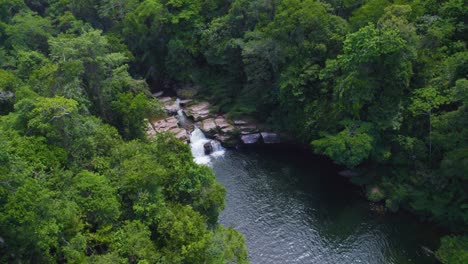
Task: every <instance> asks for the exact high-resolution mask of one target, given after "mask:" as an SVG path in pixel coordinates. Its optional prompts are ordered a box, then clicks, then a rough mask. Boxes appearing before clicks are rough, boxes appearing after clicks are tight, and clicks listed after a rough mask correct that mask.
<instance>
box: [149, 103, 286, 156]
mask: <svg viewBox="0 0 468 264" xmlns="http://www.w3.org/2000/svg"><path fill="white" fill-rule="evenodd" d="M159 100H160V101H161V102H162V103H163V104H164V109H165V112H166V117H163V118H154V119H150V120H148V128H147V134H148V136H150V137H151V136H154V135H156V134H158V133H165V132H169V133H172V134H173V135H174V136H175V137H176V138H178V139H180V140H182V141H184V142H186V143H188V142H189V140H190V136H189V135H190V133H192V131H193V129H194V127H195V126H197V127H198V128H199V129H200V130H201V131H202V132H203V133H204V134H205V135H206V136H207V137H208V138H210V139H213V140H217V141H219V142H221V144H222V145H223V146H224V147H236V146H239V145H254V144H278V143H281V142H282V141H281V137H280V135H279V134H278V133H275V132H271V131H265V130H264V129H262V127H263V126H262V125H260V124H257V123H255V122H252V121H249V120H241V119H239V120H229V119H228V118H227V117H226V116H225V115H224V114H220V113H214V112H213V111H212V110H211V105H210V104H209V103H208V102H195V101H192V100H179V99H176V98H171V97H160V98H159Z"/></svg>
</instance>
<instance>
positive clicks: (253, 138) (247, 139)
mask: <svg viewBox="0 0 468 264" xmlns="http://www.w3.org/2000/svg"><path fill="white" fill-rule="evenodd" d="M260 136H261V135H260V133H255V134H249V135H243V136H242V137H241V141H242V143H244V144H246V145H249V144H256V143H258V141H259V140H260Z"/></svg>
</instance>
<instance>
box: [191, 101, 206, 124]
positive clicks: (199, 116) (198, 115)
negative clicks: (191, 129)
mask: <svg viewBox="0 0 468 264" xmlns="http://www.w3.org/2000/svg"><path fill="white" fill-rule="evenodd" d="M185 113H186V114H187V116H191V117H193V119H194V120H195V121H201V120H203V119H206V118H208V117H209V116H210V104H209V103H207V102H202V103H199V104H196V105H192V106H189V107H187V109H186V111H185Z"/></svg>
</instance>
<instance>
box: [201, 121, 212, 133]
mask: <svg viewBox="0 0 468 264" xmlns="http://www.w3.org/2000/svg"><path fill="white" fill-rule="evenodd" d="M200 130H201V131H203V132H204V133H206V134H210V133H211V132H213V131H216V123H215V121H214V119H213V118H209V119H205V120H203V121H202V123H201V126H200Z"/></svg>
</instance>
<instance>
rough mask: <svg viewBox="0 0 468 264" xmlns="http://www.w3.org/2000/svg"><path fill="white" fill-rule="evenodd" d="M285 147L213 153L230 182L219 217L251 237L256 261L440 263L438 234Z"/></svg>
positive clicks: (217, 169)
mask: <svg viewBox="0 0 468 264" xmlns="http://www.w3.org/2000/svg"><path fill="white" fill-rule="evenodd" d="M299 157H300V155H297V156H296V155H294V154H292V153H288V152H283V153H276V154H275V152H271V151H270V152H268V151H267V152H265V151H263V152H251V151H249V152H245V151H244V152H238V151H227V152H226V153H225V154H224V156H222V157H218V158H216V159H213V160H212V161H211V167H212V168H213V170H214V172H215V174H216V177H217V178H218V180H219V181H220V182H221V184H223V185H224V186H225V187H226V189H227V196H226V208H225V209H224V211H223V212H222V213H221V215H220V217H219V221H220V223H221V224H223V225H225V226H227V227H231V226H232V227H234V228H236V229H237V230H239V231H240V232H242V233H243V234H244V236H245V238H246V243H247V248H248V250H249V258H250V261H251V263H254V264H256V263H317V264H335V263H339V264H341V263H343V264H348V263H349V264H353V263H370V264H391V263H392V264H393V263H395V264H400V263H402V264H403V263H417V264H431V263H437V262H436V261H435V259H434V258H433V257H432V256H430V254H428V253H427V252H426V251H425V250H424V249H423V247H425V248H429V249H431V250H434V249H436V248H437V246H438V239H439V236H438V234H437V232H436V231H435V229H434V228H433V227H431V226H429V225H426V224H423V223H420V222H418V221H417V220H416V219H414V217H410V216H408V215H404V214H384V215H382V214H381V213H378V212H376V211H375V210H372V208H373V206H375V205H372V204H371V203H369V202H367V201H366V200H365V199H363V198H362V196H361V195H360V189H359V188H356V187H354V186H352V185H350V184H349V183H348V182H347V180H346V179H344V178H342V177H340V176H337V175H336V170H335V169H334V168H332V166H331V165H330V163H329V162H327V161H324V160H317V159H314V158H309V159H307V161H305V160H303V159H301V158H299Z"/></svg>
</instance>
